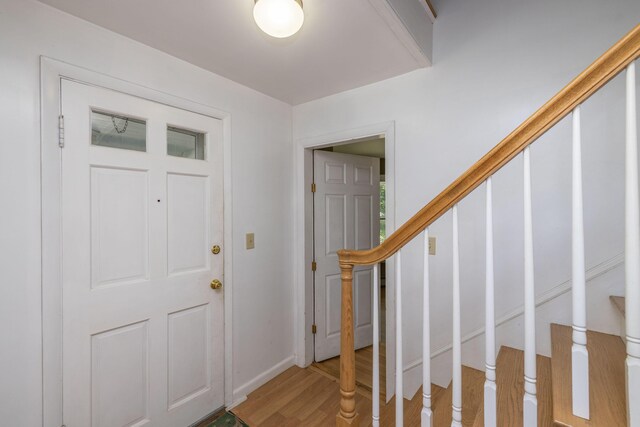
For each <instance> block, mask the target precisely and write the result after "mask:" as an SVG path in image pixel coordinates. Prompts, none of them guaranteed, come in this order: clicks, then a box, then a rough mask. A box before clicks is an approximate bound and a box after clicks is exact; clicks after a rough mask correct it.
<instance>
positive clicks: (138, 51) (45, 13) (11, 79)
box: [0, 0, 293, 427]
mask: <svg viewBox="0 0 640 427" xmlns="http://www.w3.org/2000/svg"><path fill="white" fill-rule="evenodd" d="M123 13H126V11H123ZM212 42H214V41H212ZM40 55H46V56H49V57H52V58H55V59H59V60H62V61H66V62H69V63H72V64H75V65H78V66H82V67H85V68H89V69H92V70H96V71H99V72H101V73H105V74H108V75H111V76H115V77H118V78H121V79H124V80H128V81H131V82H134V83H137V84H140V85H144V86H147V87H150V88H153V89H156V90H160V91H163V92H167V93H170V94H173V95H176V96H180V97H184V98H187V99H190V100H193V101H196V102H200V103H203V104H207V105H210V106H213V107H215V108H218V109H221V110H225V111H227V112H229V113H230V114H231V123H232V124H231V134H232V135H231V145H232V159H233V160H232V165H231V167H232V174H233V175H232V185H233V205H232V211H233V244H234V252H233V266H234V267H233V289H229V288H227V289H226V291H227V292H229V291H232V292H233V301H234V307H233V315H234V318H233V324H234V334H233V355H234V357H233V359H234V384H233V388H234V390H236V396H235V398H236V399H237V398H239V397H241V395H242V394H243V393H245V392H247V391H250V390H251V389H252V388H253V387H255V386H256V385H257V384H258V383H259V382H260V381H263V380H265V379H267V378H266V377H265V376H264V374H265V373H266V374H267V375H268V374H270V373H271V374H273V373H274V371H270V370H271V369H273V368H274V367H278V368H283V367H286V366H288V365H290V364H292V360H293V359H292V356H293V320H292V319H293V314H292V313H293V296H292V295H293V288H292V272H291V269H290V267H289V265H290V258H291V244H290V242H291V241H292V233H293V230H292V227H291V225H290V224H291V223H292V209H293V207H292V202H291V198H290V194H291V193H292V191H293V189H292V185H291V181H292V164H291V152H292V149H291V107H290V106H289V105H287V104H285V103H282V102H280V101H277V100H274V99H272V98H270V97H267V96H265V95H262V94H260V93H258V92H255V91H253V90H251V89H248V88H246V87H244V86H241V85H239V84H236V83H234V82H231V81H229V80H227V79H224V78H222V77H219V76H216V75H214V74H212V73H209V72H207V71H204V70H202V69H200V68H198V67H195V66H192V65H190V64H187V63H186V62H183V61H181V60H177V59H175V58H173V57H171V56H169V55H166V54H164V53H161V52H159V51H156V50H154V49H151V48H149V47H146V46H144V45H142V44H139V43H137V42H134V41H132V40H129V39H127V38H124V37H121V36H119V35H116V34H114V33H112V32H109V31H106V30H104V29H101V28H99V27H97V26H95V25H92V24H89V23H87V22H85V21H82V20H80V19H77V18H74V17H72V16H70V15H67V14H64V13H62V12H59V11H57V10H55V9H52V8H50V7H48V6H44V5H42V4H40V3H37V2H35V1H31V0H0V128H1V129H2V131H1V133H0V135H1V137H0V138H1V143H0V198H1V200H2V206H1V208H0V277H1V278H2V280H1V283H0V325H1V326H0V343H1V345H0V420H2V421H1V424H3V425H12V426H20V427H30V426H39V425H42V384H41V382H42V369H41V363H42V361H41V353H42V346H41V340H42V336H41V288H40V283H41V280H40V261H41V260H40V236H41V232H40V134H39V122H40V112H39V111H40V100H39V96H40V92H39V91H40V88H39V56H40ZM246 232H255V234H256V248H255V249H254V250H252V251H246V250H245V249H244V233H246Z"/></svg>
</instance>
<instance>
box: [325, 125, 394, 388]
mask: <svg viewBox="0 0 640 427" xmlns="http://www.w3.org/2000/svg"><path fill="white" fill-rule="evenodd" d="M385 148H386V147H385V137H384V135H375V136H372V137H366V138H359V139H355V140H350V141H348V142H345V143H336V144H334V145H331V146H329V147H322V148H318V149H316V150H313V183H314V185H313V188H314V190H315V191H314V193H313V258H314V264H313V265H314V267H315V270H314V272H313V307H314V310H313V311H314V319H313V322H314V328H313V329H314V331H315V334H314V363H313V367H314V369H318V370H321V371H322V372H323V373H325V374H328V375H330V376H331V377H334V378H336V379H338V378H339V376H340V357H339V351H340V349H339V340H340V333H339V332H340V304H341V299H340V288H341V281H340V269H339V267H338V260H337V254H336V250H337V249H342V248H351V249H356V250H362V249H369V248H372V247H375V246H377V245H379V244H380V243H382V242H383V241H384V239H385V237H386V179H385V157H386V156H385ZM385 267H386V265H385V263H384V262H383V263H381V264H380V280H379V283H378V284H377V286H379V295H380V305H379V325H378V327H379V331H380V360H379V363H380V365H381V366H382V367H383V368H382V369H381V370H380V392H381V397H382V398H383V399H384V396H385V394H386V393H385V392H386V370H385V368H384V366H386V316H385V314H386V298H385V296H386V270H387V269H386V268H385ZM372 272H373V267H372V266H362V267H356V268H355V269H354V328H355V331H354V332H355V345H356V384H357V386H358V388H359V389H360V390H362V391H364V392H369V393H370V392H371V390H372V385H373V378H372V364H373V347H372V342H373V335H372V334H373V330H372V319H373V298H372V290H373V285H374V284H373V274H372Z"/></svg>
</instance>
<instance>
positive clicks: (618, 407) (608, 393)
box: [407, 324, 627, 427]
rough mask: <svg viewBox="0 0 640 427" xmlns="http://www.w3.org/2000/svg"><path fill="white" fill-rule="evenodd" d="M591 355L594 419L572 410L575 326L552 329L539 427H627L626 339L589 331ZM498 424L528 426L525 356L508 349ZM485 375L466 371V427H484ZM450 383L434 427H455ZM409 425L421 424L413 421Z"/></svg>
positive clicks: (540, 367)
mask: <svg viewBox="0 0 640 427" xmlns="http://www.w3.org/2000/svg"><path fill="white" fill-rule="evenodd" d="M587 335H588V341H587V342H588V349H589V357H590V363H591V365H590V372H589V374H590V378H589V379H590V384H591V390H592V393H591V419H590V420H584V419H582V418H580V417H576V416H575V415H573V413H572V411H571V344H572V340H571V327H569V326H563V325H557V324H552V325H551V345H552V355H551V358H549V357H545V356H541V355H538V356H537V375H538V377H537V386H538V396H539V397H538V425H539V426H540V427H547V426H548V427H552V426H571V427H582V426H607V427H608V426H611V427H613V426H625V425H626V423H627V421H626V414H627V412H626V411H627V409H626V396H625V372H624V360H625V356H626V350H625V346H624V343H623V342H622V339H620V337H618V336H615V335H609V334H603V333H599V332H592V331H589V332H587ZM496 370H497V378H496V384H497V414H498V418H497V425H499V426H509V427H520V426H522V425H523V413H522V395H523V394H524V379H523V378H524V352H523V351H521V350H516V349H514V348H511V347H506V346H502V347H501V348H500V352H499V353H498V358H497V361H496ZM484 379H485V374H484V372H482V371H478V370H476V369H473V368H469V367H466V366H463V367H462V402H463V407H462V426H463V427H484V407H483V400H482V394H483V385H484ZM452 386H453V384H450V385H449V387H447V388H446V389H445V390H444V391H443V392H441V393H440V394H439V395H438V396H437V397H436V398H435V399H434V402H433V425H434V426H435V427H440V426H450V425H451V394H452ZM407 425H418V424H411V423H407Z"/></svg>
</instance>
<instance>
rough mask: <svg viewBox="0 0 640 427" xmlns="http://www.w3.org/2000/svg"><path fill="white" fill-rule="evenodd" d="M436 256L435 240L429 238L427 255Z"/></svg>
mask: <svg viewBox="0 0 640 427" xmlns="http://www.w3.org/2000/svg"><path fill="white" fill-rule="evenodd" d="M435 254H436V238H435V237H429V255H435Z"/></svg>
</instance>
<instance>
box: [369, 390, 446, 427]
mask: <svg viewBox="0 0 640 427" xmlns="http://www.w3.org/2000/svg"><path fill="white" fill-rule="evenodd" d="M445 391H446V389H445V388H442V387H439V386H437V385H435V384H431V402H432V403H433V402H437V401H438V399H439V398H440V396H441V394H443V393H444V392H445ZM395 399H396V398H395V397H392V398H391V400H389V403H387V404H386V405H385V403H384V400H382V401H381V402H380V407H381V408H380V409H381V411H380V425H381V426H392V425H394V424H395V422H396V400H395ZM432 406H433V405H432ZM403 408H404V425H406V426H419V425H420V420H421V415H422V387H420V388H419V389H418V391H417V392H416V394H415V395H414V396H413V399H411V400H407V399H404V406H403ZM369 421H370V420H367V421H364V420H362V423H363V425H365V426H368V425H371V424H370V422H369ZM435 425H437V424H434V426H435Z"/></svg>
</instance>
